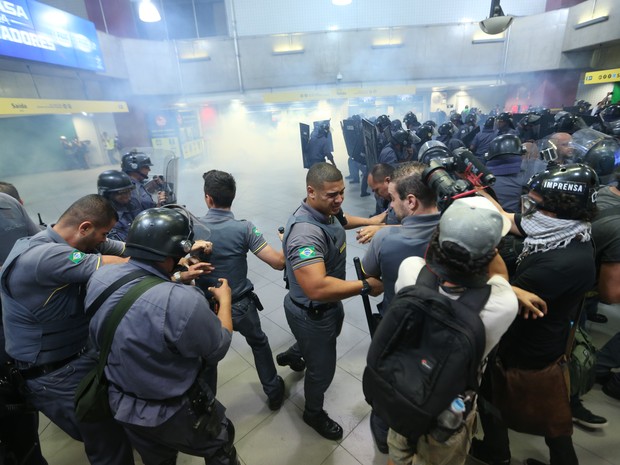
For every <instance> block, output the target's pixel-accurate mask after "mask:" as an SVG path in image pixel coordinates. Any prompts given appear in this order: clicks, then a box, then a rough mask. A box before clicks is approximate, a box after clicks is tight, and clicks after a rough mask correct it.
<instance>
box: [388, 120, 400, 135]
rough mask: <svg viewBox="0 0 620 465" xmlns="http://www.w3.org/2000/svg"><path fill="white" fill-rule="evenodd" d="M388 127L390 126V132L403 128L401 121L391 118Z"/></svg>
mask: <svg viewBox="0 0 620 465" xmlns="http://www.w3.org/2000/svg"><path fill="white" fill-rule="evenodd" d="M390 127H391V128H392V132H396V131H398V130H400V129H403V123H401V122H400V120H399V119H393V120H392V122H391V123H390Z"/></svg>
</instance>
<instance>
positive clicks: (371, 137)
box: [362, 119, 377, 173]
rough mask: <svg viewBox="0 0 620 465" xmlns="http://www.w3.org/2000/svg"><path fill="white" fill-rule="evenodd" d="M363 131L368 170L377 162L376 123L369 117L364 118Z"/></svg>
mask: <svg viewBox="0 0 620 465" xmlns="http://www.w3.org/2000/svg"><path fill="white" fill-rule="evenodd" d="M362 133H363V135H364V152H365V153H366V166H367V167H368V172H369V173H370V170H371V169H372V167H373V166H375V165H376V164H377V130H376V129H375V125H374V124H372V123H371V122H370V121H368V120H367V119H363V120H362Z"/></svg>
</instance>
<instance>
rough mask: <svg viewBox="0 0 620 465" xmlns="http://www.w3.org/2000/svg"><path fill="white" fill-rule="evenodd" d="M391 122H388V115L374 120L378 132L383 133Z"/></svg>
mask: <svg viewBox="0 0 620 465" xmlns="http://www.w3.org/2000/svg"><path fill="white" fill-rule="evenodd" d="M391 123H392V122H391V121H390V117H389V116H388V115H380V116H377V119H376V120H375V126H377V129H378V130H379V132H383V131H384V129H385V128H387V127H388V126H389V125H390V124H391Z"/></svg>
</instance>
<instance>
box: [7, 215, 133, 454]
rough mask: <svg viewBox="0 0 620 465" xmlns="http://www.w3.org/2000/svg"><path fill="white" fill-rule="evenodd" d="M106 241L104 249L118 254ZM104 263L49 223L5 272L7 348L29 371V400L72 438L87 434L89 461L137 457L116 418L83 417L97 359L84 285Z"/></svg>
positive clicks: (22, 245)
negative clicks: (81, 406)
mask: <svg viewBox="0 0 620 465" xmlns="http://www.w3.org/2000/svg"><path fill="white" fill-rule="evenodd" d="M123 250H124V245H123V244H122V243H120V242H115V241H107V242H105V243H103V244H102V245H101V246H100V247H99V252H101V253H103V254H109V255H120V254H121V253H122V252H123ZM100 264H101V256H100V255H98V254H86V253H83V252H81V251H78V250H76V249H74V248H73V247H71V246H70V245H69V244H67V243H66V242H65V240H64V239H63V238H62V237H61V236H60V235H58V233H56V231H54V230H53V229H52V228H51V227H48V228H47V229H46V230H44V231H41V232H39V233H38V234H36V235H35V236H33V237H32V238H24V239H20V240H19V241H17V242H16V244H15V247H14V248H13V250H12V251H11V253H10V254H9V257H8V258H7V260H6V261H5V263H4V266H3V268H2V274H1V275H0V280H1V286H2V304H3V315H2V316H3V323H4V328H5V336H6V351H7V353H8V354H9V355H10V356H11V357H12V358H13V359H15V361H16V364H17V367H18V368H19V369H20V371H21V372H22V375H23V377H24V378H25V379H26V386H27V388H28V392H27V394H26V398H27V400H28V401H29V402H30V403H31V404H32V405H33V406H34V407H35V408H36V409H37V410H39V411H41V412H42V413H44V414H45V415H46V416H47V417H48V418H50V419H51V420H52V421H53V422H54V423H56V424H57V425H58V426H59V427H60V428H61V429H62V430H63V431H65V432H66V433H67V434H69V435H70V436H71V437H72V438H74V439H77V440H81V441H84V447H85V450H86V454H87V455H88V458H89V461H90V463H91V464H113V463H114V464H116V463H118V464H127V463H133V455H132V452H131V446H130V445H129V442H128V440H127V438H126V436H125V434H124V433H123V431H122V428H120V427H119V425H118V424H116V423H115V422H114V421H113V420H108V421H102V422H98V423H78V421H77V419H76V418H75V412H74V401H73V397H74V394H75V390H76V388H77V385H78V384H79V382H80V381H81V380H82V378H83V377H84V376H85V375H86V374H87V373H88V372H89V371H90V370H91V369H92V368H93V367H95V366H96V364H97V358H96V357H97V356H96V354H95V353H94V352H92V351H89V350H87V349H86V345H87V341H88V318H87V316H86V314H85V311H84V300H83V299H84V285H85V284H86V282H87V281H88V279H89V278H90V276H91V275H92V274H93V273H94V271H95V270H96V269H97V268H98V267H99V265H100Z"/></svg>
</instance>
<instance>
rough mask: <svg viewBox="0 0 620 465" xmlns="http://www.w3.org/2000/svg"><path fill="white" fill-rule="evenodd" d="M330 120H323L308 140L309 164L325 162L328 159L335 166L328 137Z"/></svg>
mask: <svg viewBox="0 0 620 465" xmlns="http://www.w3.org/2000/svg"><path fill="white" fill-rule="evenodd" d="M328 135H329V121H322V122H321V123H320V124H319V125H318V127H317V128H316V130H315V131H313V132H312V134H311V135H310V140H308V149H307V151H308V152H307V153H308V165H309V166H312V165H314V164H316V163H321V162H324V161H325V159H328V160H329V161H330V163H331V164H332V165H334V166H335V163H334V156H333V155H332V148H331V144H330V141H329V138H328Z"/></svg>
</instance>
